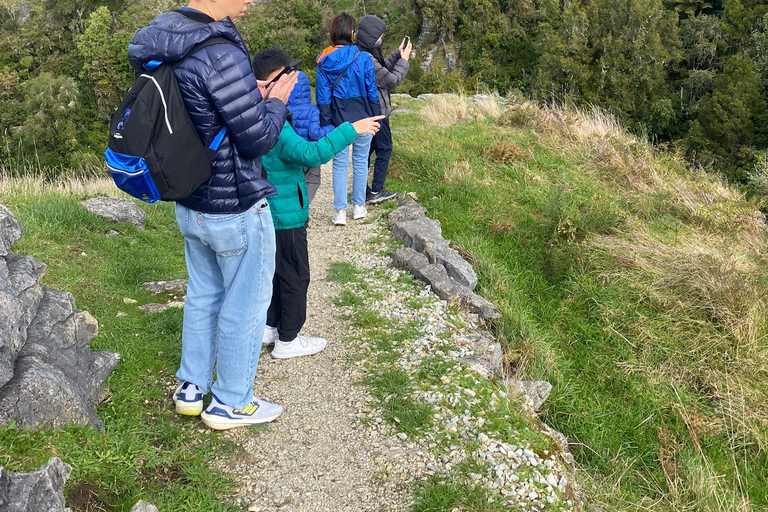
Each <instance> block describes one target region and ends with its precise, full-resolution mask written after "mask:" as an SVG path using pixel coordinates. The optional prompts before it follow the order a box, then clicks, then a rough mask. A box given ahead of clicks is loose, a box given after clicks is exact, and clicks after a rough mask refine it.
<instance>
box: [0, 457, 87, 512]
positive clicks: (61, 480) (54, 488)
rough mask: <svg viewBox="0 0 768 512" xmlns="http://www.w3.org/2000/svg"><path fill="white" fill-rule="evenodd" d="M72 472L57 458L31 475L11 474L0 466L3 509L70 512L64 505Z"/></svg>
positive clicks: (19, 511) (18, 511) (22, 511)
mask: <svg viewBox="0 0 768 512" xmlns="http://www.w3.org/2000/svg"><path fill="white" fill-rule="evenodd" d="M71 472H72V468H71V467H70V466H69V465H68V464H65V463H64V462H62V461H61V460H60V459H59V458H57V457H54V458H52V459H50V460H49V461H48V462H46V463H45V464H43V465H42V466H41V467H40V469H38V470H37V471H33V472H32V473H9V472H7V471H5V469H4V468H2V467H0V510H2V511H3V512H43V511H45V512H71V509H69V508H67V507H66V506H65V504H64V484H65V483H66V482H67V479H69V475H70V473H71Z"/></svg>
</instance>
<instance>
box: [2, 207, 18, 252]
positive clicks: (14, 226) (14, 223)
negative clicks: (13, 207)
mask: <svg viewBox="0 0 768 512" xmlns="http://www.w3.org/2000/svg"><path fill="white" fill-rule="evenodd" d="M22 231H23V230H22V228H21V224H20V223H19V221H18V220H16V217H14V216H13V214H12V213H11V211H10V210H9V209H8V208H6V207H5V206H3V205H1V204H0V256H5V255H6V254H8V252H9V251H10V250H11V246H12V245H13V243H14V242H15V241H16V240H18V239H19V238H21V233H22Z"/></svg>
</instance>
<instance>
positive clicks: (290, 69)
mask: <svg viewBox="0 0 768 512" xmlns="http://www.w3.org/2000/svg"><path fill="white" fill-rule="evenodd" d="M299 64H301V59H299V60H295V61H293V62H291V63H290V64H288V65H287V66H285V68H283V70H282V71H281V72H280V73H278V75H277V76H276V77H275V78H273V79H272V80H270V81H269V82H268V83H267V87H269V86H270V85H272V84H273V83H275V82H277V81H278V80H280V77H281V76H283V75H287V74H288V73H293V72H294V71H296V69H297V68H298V67H299Z"/></svg>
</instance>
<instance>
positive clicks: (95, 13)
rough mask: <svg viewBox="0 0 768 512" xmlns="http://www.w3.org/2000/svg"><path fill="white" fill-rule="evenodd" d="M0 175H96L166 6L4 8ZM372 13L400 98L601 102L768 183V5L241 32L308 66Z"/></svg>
mask: <svg viewBox="0 0 768 512" xmlns="http://www.w3.org/2000/svg"><path fill="white" fill-rule="evenodd" d="M0 3H2V6H0V100H1V101H0V138H1V140H0V164H2V167H3V168H4V169H5V170H6V172H19V169H30V168H37V169H44V170H46V171H47V172H49V173H51V174H52V175H55V171H54V170H55V169H60V170H61V169H76V170H83V169H89V168H97V167H99V166H100V153H101V151H102V149H103V147H104V145H105V141H106V129H105V127H106V122H107V120H108V118H109V116H110V114H111V112H112V110H113V109H114V108H115V107H116V106H117V104H118V103H119V100H120V97H121V96H122V94H123V93H124V91H125V90H126V89H127V87H128V86H129V85H130V83H131V81H132V76H133V74H132V71H131V69H130V67H129V66H128V63H127V61H126V58H125V53H126V48H127V43H128V40H129V39H130V37H131V35H132V34H133V32H134V31H135V30H136V29H137V28H139V27H141V26H142V25H144V24H146V23H147V22H148V21H149V20H150V19H151V18H152V17H153V16H155V15H156V14H158V13H160V12H162V11H164V10H168V9H171V8H173V7H174V6H176V5H177V4H175V3H173V2H169V1H168V0H102V1H97V0H24V1H18V0H0ZM342 9H345V10H349V11H351V12H353V13H354V14H355V15H357V16H360V15H362V14H365V13H374V14H377V15H379V16H381V17H382V18H384V19H385V20H386V21H387V23H388V26H389V29H388V32H387V40H386V41H385V44H384V46H385V48H393V47H395V46H397V44H399V41H400V38H401V37H402V36H403V35H405V34H410V35H411V36H412V37H413V39H414V42H415V43H416V52H415V53H416V57H415V61H416V64H418V65H416V66H413V68H412V69H413V71H412V72H411V74H410V76H409V78H408V81H407V82H406V83H405V84H404V85H403V86H402V92H410V93H412V94H418V93H422V92H444V91H454V90H457V89H464V90H467V91H474V90H487V89H490V90H498V91H499V92H501V93H502V94H505V93H509V92H515V93H517V94H519V93H522V94H525V95H526V96H529V97H533V98H537V99H541V100H544V101H548V102H550V101H551V102H557V103H563V102H565V103H573V104H575V105H598V106H600V107H601V108H603V109H606V110H608V111H610V112H611V113H613V114H615V115H616V116H618V117H619V118H620V119H622V120H623V122H624V123H626V124H627V125H628V126H629V127H630V128H631V129H632V130H633V131H635V132H637V133H641V134H644V135H646V136H648V137H649V138H651V139H652V140H654V141H655V142H657V143H658V144H659V146H660V147H661V148H663V149H665V150H668V151H677V152H682V153H684V154H685V155H686V156H687V157H688V158H689V159H690V160H691V161H693V162H694V163H695V164H696V165H698V166H700V167H702V168H705V169H712V170H716V171H718V172H722V173H724V175H725V176H727V177H728V178H729V179H731V180H734V181H741V182H745V183H751V184H752V186H753V187H754V188H755V189H757V190H758V191H759V192H765V191H766V190H768V189H766V185H768V107H767V106H766V100H767V99H768V2H765V1H764V0H712V1H703V0H389V1H385V0H373V1H366V0H357V1H353V0H279V1H278V0H264V1H261V2H258V3H256V4H254V5H253V6H252V7H251V9H250V10H249V15H248V16H246V18H245V19H243V20H242V22H241V24H240V29H241V32H242V33H243V35H244V36H245V38H246V41H247V42H248V44H249V46H250V48H251V49H252V50H258V49H262V48H265V47H268V46H275V45H276V46H281V47H283V48H285V49H286V50H288V51H290V52H291V53H292V54H294V56H296V57H298V58H303V59H304V61H305V62H306V63H307V65H306V71H307V73H308V74H309V75H310V77H311V78H313V75H314V69H313V66H312V64H311V63H312V61H313V58H314V57H315V55H316V54H317V53H319V51H320V50H321V48H322V47H324V46H325V45H327V44H328V40H327V39H328V37H327V25H328V21H329V20H330V18H331V17H332V16H333V14H334V13H335V12H338V11H339V10H342Z"/></svg>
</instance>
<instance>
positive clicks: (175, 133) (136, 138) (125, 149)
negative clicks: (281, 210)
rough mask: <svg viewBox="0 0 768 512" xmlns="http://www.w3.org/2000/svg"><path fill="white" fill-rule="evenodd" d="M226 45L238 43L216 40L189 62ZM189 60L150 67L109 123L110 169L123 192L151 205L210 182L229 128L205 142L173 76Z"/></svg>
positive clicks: (181, 196) (155, 63)
mask: <svg viewBox="0 0 768 512" xmlns="http://www.w3.org/2000/svg"><path fill="white" fill-rule="evenodd" d="M222 43H226V44H234V43H233V42H232V41H230V40H229V39H225V38H223V37H216V38H212V39H209V40H207V41H204V42H202V43H200V44H198V45H196V46H195V47H193V48H192V50H190V52H189V53H187V55H186V56H185V57H184V58H186V57H187V56H189V55H191V54H193V53H194V52H196V51H197V50H199V49H201V48H204V47H206V46H212V45H214V44H222ZM183 60H184V59H181V60H179V61H177V62H173V63H170V64H163V62H161V61H157V60H153V61H150V62H148V63H147V64H145V65H144V69H145V71H144V72H142V73H139V75H138V76H137V78H136V81H134V82H133V86H131V88H130V89H129V90H128V93H127V94H126V95H125V97H124V98H123V102H122V104H121V105H120V107H119V108H118V109H117V111H116V112H115V114H114V115H113V116H112V121H111V122H110V124H109V143H108V144H107V150H106V151H105V152H104V158H106V160H107V168H108V169H109V172H110V173H111V174H112V178H113V179H114V180H115V184H116V185H117V186H118V188H120V189H121V190H122V191H124V192H126V193H128V194H129V195H131V196H133V197H135V198H137V199H141V200H142V201H146V202H147V203H154V202H155V201H158V200H162V201H178V200H181V199H184V198H185V197H188V196H189V195H191V194H192V192H194V191H195V190H196V189H197V188H198V187H199V186H200V185H202V184H203V183H205V182H206V181H208V180H209V179H210V178H211V174H212V172H213V171H212V168H211V159H212V158H213V156H214V154H215V153H216V151H217V150H218V149H219V145H220V144H221V141H222V140H223V139H224V136H225V135H226V132H227V128H226V126H225V127H224V128H222V129H221V131H220V132H219V133H218V134H217V135H216V137H215V138H214V139H213V142H211V145H210V146H208V147H206V146H205V145H204V144H203V143H202V141H201V140H200V135H199V134H198V133H197V129H196V128H195V125H194V124H193V123H192V119H191V118H190V117H189V113H188V112H187V109H186V107H185V105H184V99H183V98H182V96H181V91H180V90H179V84H178V83H177V82H176V76H175V75H174V73H173V71H174V69H175V68H176V66H178V65H179V64H181V62H183Z"/></svg>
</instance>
